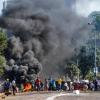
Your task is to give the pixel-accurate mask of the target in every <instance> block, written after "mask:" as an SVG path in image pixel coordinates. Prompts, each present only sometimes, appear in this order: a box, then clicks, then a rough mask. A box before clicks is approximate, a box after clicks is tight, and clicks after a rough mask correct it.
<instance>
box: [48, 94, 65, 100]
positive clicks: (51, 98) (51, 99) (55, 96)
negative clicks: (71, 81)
mask: <svg viewBox="0 0 100 100" xmlns="http://www.w3.org/2000/svg"><path fill="white" fill-rule="evenodd" d="M65 95H67V94H62V93H60V94H57V95H54V96H52V97H48V98H47V100H54V99H55V98H57V97H60V96H65Z"/></svg>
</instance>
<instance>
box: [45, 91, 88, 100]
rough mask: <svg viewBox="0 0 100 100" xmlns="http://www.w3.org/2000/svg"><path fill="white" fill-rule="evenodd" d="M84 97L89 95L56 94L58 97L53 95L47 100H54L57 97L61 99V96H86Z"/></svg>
mask: <svg viewBox="0 0 100 100" xmlns="http://www.w3.org/2000/svg"><path fill="white" fill-rule="evenodd" d="M84 95H87V94H85V93H80V94H75V93H66V94H64V93H60V94H56V95H53V96H51V97H48V98H47V99H46V100H54V99H55V98H57V97H61V96H84Z"/></svg>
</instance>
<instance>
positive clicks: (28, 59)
mask: <svg viewBox="0 0 100 100" xmlns="http://www.w3.org/2000/svg"><path fill="white" fill-rule="evenodd" d="M73 4H74V1H73V0H8V1H7V6H6V9H5V11H4V13H3V15H2V18H1V19H0V23H1V26H2V27H4V28H6V29H8V30H10V31H11V32H12V33H13V35H12V37H10V39H9V46H8V51H9V57H8V59H9V60H11V59H13V60H14V62H15V63H14V65H17V66H18V67H16V66H15V67H13V70H14V68H15V70H14V71H16V72H17V73H19V75H20V77H21V78H22V79H25V78H27V79H30V77H32V76H34V74H39V72H41V73H42V75H47V76H49V75H51V74H53V75H54V76H56V75H59V74H61V73H62V70H63V68H61V67H60V66H59V64H60V63H61V62H62V61H64V60H65V59H69V58H70V57H71V56H72V55H73V53H75V52H74V49H75V48H78V47H79V46H80V45H81V44H82V43H83V41H85V40H86V39H87V33H88V32H89V28H88V24H87V21H88V19H86V18H84V17H82V16H78V15H77V14H76V13H75V12H74V10H73V9H72V8H71V7H72V5H73Z"/></svg>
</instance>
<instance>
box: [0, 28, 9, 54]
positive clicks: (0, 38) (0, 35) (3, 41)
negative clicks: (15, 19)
mask: <svg viewBox="0 0 100 100" xmlns="http://www.w3.org/2000/svg"><path fill="white" fill-rule="evenodd" d="M6 47H7V35H6V33H5V32H3V30H2V29H0V54H1V55H2V54H3V51H4V49H5V48H6Z"/></svg>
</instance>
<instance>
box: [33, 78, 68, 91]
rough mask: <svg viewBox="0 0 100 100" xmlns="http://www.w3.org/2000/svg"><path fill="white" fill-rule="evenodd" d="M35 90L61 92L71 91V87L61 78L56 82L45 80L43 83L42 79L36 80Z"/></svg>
mask: <svg viewBox="0 0 100 100" xmlns="http://www.w3.org/2000/svg"><path fill="white" fill-rule="evenodd" d="M34 88H35V89H36V90H37V91H39V90H44V91H56V90H57V91H60V90H69V86H68V84H67V82H66V81H64V80H62V79H61V78H59V79H57V80H55V79H52V78H50V79H45V80H44V82H42V81H41V79H39V78H37V79H36V80H35V84H34Z"/></svg>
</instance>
